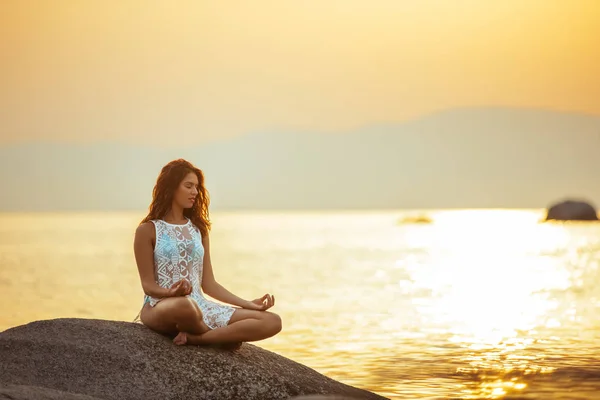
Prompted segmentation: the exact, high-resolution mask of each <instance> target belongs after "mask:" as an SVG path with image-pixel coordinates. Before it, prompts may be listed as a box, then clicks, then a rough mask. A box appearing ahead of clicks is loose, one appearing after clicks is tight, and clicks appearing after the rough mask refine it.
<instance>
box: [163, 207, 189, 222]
mask: <svg viewBox="0 0 600 400" xmlns="http://www.w3.org/2000/svg"><path fill="white" fill-rule="evenodd" d="M163 219H164V220H165V221H167V222H169V221H171V222H176V223H178V222H183V221H185V220H186V218H185V217H184V216H183V208H182V207H180V206H178V205H177V204H172V205H171V209H170V210H169V211H167V213H166V214H165V216H164V217H163Z"/></svg>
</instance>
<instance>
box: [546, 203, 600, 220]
mask: <svg viewBox="0 0 600 400" xmlns="http://www.w3.org/2000/svg"><path fill="white" fill-rule="evenodd" d="M546 221H598V213H597V211H596V209H595V208H594V206H592V205H591V204H590V203H588V202H585V201H581V200H565V201H561V202H558V203H555V204H553V205H551V206H550V207H549V208H548V211H547V213H546Z"/></svg>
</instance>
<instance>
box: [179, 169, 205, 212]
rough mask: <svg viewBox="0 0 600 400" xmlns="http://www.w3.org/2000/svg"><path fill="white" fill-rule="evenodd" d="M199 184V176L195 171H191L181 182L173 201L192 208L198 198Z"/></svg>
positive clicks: (183, 206)
mask: <svg viewBox="0 0 600 400" xmlns="http://www.w3.org/2000/svg"><path fill="white" fill-rule="evenodd" d="M198 185H199V183H198V177H197V176H196V174H195V173H193V172H190V173H189V174H187V175H186V176H185V178H183V180H182V181H181V183H180V184H179V187H178V188H177V191H176V192H175V196H174V197H173V201H175V202H176V203H177V204H178V205H180V206H181V207H182V208H192V206H193V205H194V202H195V201H196V199H197V198H198Z"/></svg>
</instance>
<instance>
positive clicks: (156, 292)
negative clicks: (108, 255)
mask: <svg viewBox="0 0 600 400" xmlns="http://www.w3.org/2000/svg"><path fill="white" fill-rule="evenodd" d="M155 235H156V233H155V231H154V224H153V223H152V222H145V223H143V224H141V225H140V226H138V228H137V229H136V231H135V238H134V240H133V252H134V254H135V261H136V263H137V267H138V272H139V274H140V280H141V281H142V288H143V289H144V293H145V294H147V295H148V296H151V297H154V298H157V299H160V298H163V297H171V296H172V295H173V293H172V290H170V289H165V288H162V287H160V286H158V284H157V283H156V281H155V280H154V249H153V247H152V242H153V239H154V236H155Z"/></svg>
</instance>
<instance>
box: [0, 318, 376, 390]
mask: <svg viewBox="0 0 600 400" xmlns="http://www.w3.org/2000/svg"><path fill="white" fill-rule="evenodd" d="M0 360H2V361H1V362H0V396H4V397H8V398H14V399H25V398H28V399H30V398H35V399H38V398H39V399H43V400H46V399H54V398H57V397H56V396H58V394H60V392H63V398H67V399H72V400H84V399H88V400H91V399H90V398H89V397H92V398H98V399H119V400H126V399H136V400H137V399H161V400H168V399H217V400H218V399H261V400H268V399H278V400H279V399H289V398H290V397H294V396H305V395H337V396H341V397H343V398H356V399H382V398H383V397H380V396H377V395H375V394H373V393H371V392H368V391H365V390H361V389H357V388H353V387H351V386H348V385H345V384H342V383H340V382H337V381H335V380H333V379H330V378H328V377H326V376H324V375H322V374H319V373H318V372H316V371H314V370H313V369H311V368H308V367H306V366H304V365H301V364H299V363H296V362H294V361H292V360H289V359H287V358H285V357H282V356H279V355H277V354H275V353H273V352H270V351H267V350H264V349H261V348H259V347H257V346H254V345H251V344H248V343H244V344H243V345H242V346H241V347H240V348H239V349H237V350H233V351H232V350H223V349H218V348H212V347H197V346H176V345H174V344H172V342H171V340H170V339H169V338H167V337H165V336H162V335H159V334H157V333H155V332H152V331H151V330H150V329H148V328H146V327H145V326H143V325H141V324H134V323H128V322H116V321H102V320H86V319H55V320H47V321H37V322H33V323H30V324H27V325H22V326H18V327H15V328H11V329H8V330H6V331H4V332H2V333H0ZM46 389H47V390H46ZM57 391H58V392H57ZM57 393H58V394H57ZM69 395H70V396H72V397H67V396H69ZM52 396H54V397H52ZM77 396H79V397H77ZM85 396H89V397H85ZM0 398H2V397H0Z"/></svg>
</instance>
